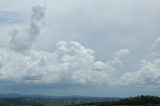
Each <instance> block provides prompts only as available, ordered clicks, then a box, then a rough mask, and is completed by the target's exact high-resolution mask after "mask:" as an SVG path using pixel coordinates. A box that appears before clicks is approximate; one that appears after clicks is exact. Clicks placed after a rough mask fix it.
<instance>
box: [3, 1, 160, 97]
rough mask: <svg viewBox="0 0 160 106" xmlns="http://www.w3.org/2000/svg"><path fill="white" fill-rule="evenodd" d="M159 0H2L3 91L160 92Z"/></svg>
mask: <svg viewBox="0 0 160 106" xmlns="http://www.w3.org/2000/svg"><path fill="white" fill-rule="evenodd" d="M159 11H160V1H159V0H154V1H153V0H0V32H1V33H0V93H19V94H39V95H57V96H65V95H82V96H84V95H85V96H117V97H125V96H135V95H140V94H151V95H160V92H159V88H160V70H159V69H160V34H159V33H160V30H159V28H160V22H159V20H160V15H159Z"/></svg>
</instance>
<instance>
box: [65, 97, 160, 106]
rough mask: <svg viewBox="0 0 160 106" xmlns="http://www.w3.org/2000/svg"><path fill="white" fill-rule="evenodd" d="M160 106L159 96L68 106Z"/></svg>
mask: <svg viewBox="0 0 160 106" xmlns="http://www.w3.org/2000/svg"><path fill="white" fill-rule="evenodd" d="M121 105H122V106H124V105H125V106H126V105H132V106H160V97H158V96H149V95H147V96H144V95H141V96H136V97H129V98H123V99H120V100H119V101H112V102H95V103H86V104H74V105H68V106H121Z"/></svg>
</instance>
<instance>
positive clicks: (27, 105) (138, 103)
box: [0, 95, 160, 106]
mask: <svg viewBox="0 0 160 106" xmlns="http://www.w3.org/2000/svg"><path fill="white" fill-rule="evenodd" d="M128 105H129V106H160V97H158V96H143V95H142V96H137V97H129V98H107V97H106V98H105V97H83V96H65V97H53V96H19V95H16V96H15V95H14V96H1V95H0V106H128Z"/></svg>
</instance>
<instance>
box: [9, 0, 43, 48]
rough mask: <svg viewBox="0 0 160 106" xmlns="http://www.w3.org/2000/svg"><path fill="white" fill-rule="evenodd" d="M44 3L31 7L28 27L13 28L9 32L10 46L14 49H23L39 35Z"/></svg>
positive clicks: (28, 46) (30, 44) (29, 45)
mask: <svg viewBox="0 0 160 106" xmlns="http://www.w3.org/2000/svg"><path fill="white" fill-rule="evenodd" d="M45 9H46V6H45V4H40V3H37V4H35V5H34V6H33V7H32V15H31V20H30V25H29V28H24V29H21V28H14V29H13V31H12V32H11V35H12V38H11V41H10V47H11V48H12V49H14V50H16V51H25V50H27V49H29V48H30V47H31V46H32V43H33V42H34V41H35V40H36V39H37V37H38V36H39V35H40V29H41V22H42V20H43V19H44V16H45Z"/></svg>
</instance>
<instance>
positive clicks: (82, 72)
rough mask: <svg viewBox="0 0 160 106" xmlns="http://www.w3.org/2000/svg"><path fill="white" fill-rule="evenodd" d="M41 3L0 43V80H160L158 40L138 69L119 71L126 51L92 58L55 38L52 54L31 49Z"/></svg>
mask: <svg viewBox="0 0 160 106" xmlns="http://www.w3.org/2000/svg"><path fill="white" fill-rule="evenodd" d="M44 16H45V5H43V4H36V5H34V6H33V8H32V16H31V23H30V25H29V28H24V29H21V30H19V29H14V30H13V32H12V33H11V35H12V37H11V40H10V42H8V44H5V46H0V76H1V77H0V82H1V83H2V82H6V83H10V82H11V83H17V84H29V85H31V86H32V84H48V85H54V84H61V83H65V84H69V85H72V84H73V85H82V86H84V85H109V86H111V85H130V84H136V85H137V84H138V85H141V84H152V85H158V84H159V83H160V74H158V73H159V71H158V68H159V66H160V65H159V64H160V56H159V45H160V40H159V39H157V41H156V42H155V43H154V44H153V51H152V54H151V56H149V57H150V59H144V60H143V63H142V65H141V67H140V69H139V70H138V71H134V72H125V71H123V72H121V71H120V70H119V68H120V67H121V65H123V60H124V59H125V58H127V57H128V56H129V54H130V51H129V50H128V49H121V50H119V51H118V52H117V53H115V55H113V58H112V59H111V60H107V61H105V62H104V61H99V60H96V59H95V57H94V55H93V53H94V51H93V50H91V49H88V48H85V47H84V46H82V45H81V44H80V43H78V42H75V41H68V42H66V41H59V42H58V43H57V44H56V50H55V51H54V52H53V53H50V52H46V51H36V50H32V49H31V46H32V44H33V42H34V41H35V40H36V39H37V38H38V37H39V35H40V30H41V23H42V21H43V18H44Z"/></svg>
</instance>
